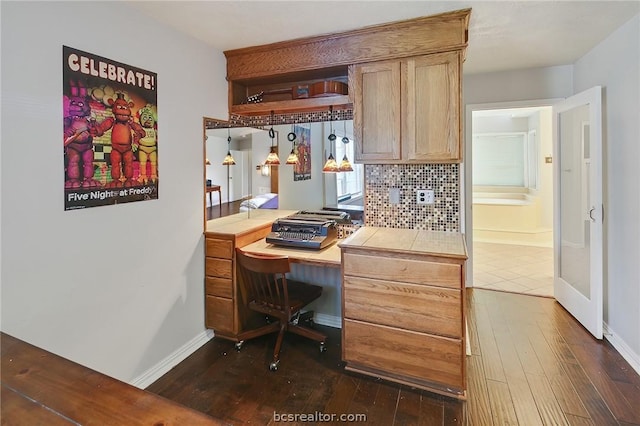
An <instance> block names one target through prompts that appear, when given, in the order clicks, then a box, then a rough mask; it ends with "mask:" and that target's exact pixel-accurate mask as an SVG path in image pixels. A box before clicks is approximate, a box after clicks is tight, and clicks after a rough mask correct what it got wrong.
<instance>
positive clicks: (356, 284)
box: [343, 275, 462, 338]
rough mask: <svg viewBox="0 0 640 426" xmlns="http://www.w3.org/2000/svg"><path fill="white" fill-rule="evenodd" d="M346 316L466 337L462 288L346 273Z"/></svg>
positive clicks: (344, 284)
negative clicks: (363, 276) (463, 327)
mask: <svg viewBox="0 0 640 426" xmlns="http://www.w3.org/2000/svg"><path fill="white" fill-rule="evenodd" d="M343 286H344V316H345V318H350V319H357V320H361V321H368V322H373V323H376V324H383V325H388V326H392V327H398V328H403V329H407V330H413V331H419V332H424V333H431V334H438V335H443V336H449V337H454V338H461V337H462V300H461V290H454V289H448V288H441V287H432V286H427V285H419V284H407V283H399V282H397V281H382V280H373V279H369V278H360V277H352V276H348V275H345V277H344V281H343Z"/></svg>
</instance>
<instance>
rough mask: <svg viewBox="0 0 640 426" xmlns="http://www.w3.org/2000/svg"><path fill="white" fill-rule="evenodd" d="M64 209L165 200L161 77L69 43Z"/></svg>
mask: <svg viewBox="0 0 640 426" xmlns="http://www.w3.org/2000/svg"><path fill="white" fill-rule="evenodd" d="M62 54H63V71H62V76H63V97H62V99H63V111H64V117H63V122H64V130H63V142H64V209H65V210H75V209H83V208H87V207H98V206H105V205H112V204H120V203H129V202H133V201H143V200H154V199H157V198H158V108H157V99H158V97H157V75H156V74H155V73H152V72H149V71H145V70H143V69H140V68H136V67H134V66H131V65H125V64H122V63H120V62H117V61H113V60H111V59H106V58H103V57H101V56H97V55H94V54H92V53H87V52H83V51H80V50H77V49H73V48H71V47H67V46H63V47H62Z"/></svg>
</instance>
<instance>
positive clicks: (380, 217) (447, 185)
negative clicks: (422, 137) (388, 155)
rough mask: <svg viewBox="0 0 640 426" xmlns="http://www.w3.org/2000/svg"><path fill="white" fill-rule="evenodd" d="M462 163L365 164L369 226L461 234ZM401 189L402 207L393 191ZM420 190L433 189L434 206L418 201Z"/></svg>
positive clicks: (366, 205) (367, 223) (366, 207)
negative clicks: (391, 200)
mask: <svg viewBox="0 0 640 426" xmlns="http://www.w3.org/2000/svg"><path fill="white" fill-rule="evenodd" d="M459 170H460V167H459V164H367V165H365V214H364V223H365V224H366V225H368V226H379V227H384V228H409V229H423V230H430V231H452V232H458V231H460V186H459V178H460V176H459V174H460V172H459ZM391 188H399V189H400V204H390V203H389V190H390V189H391ZM417 189H432V190H433V191H434V195H435V203H434V204H433V205H422V204H418V203H417V202H416V190H417Z"/></svg>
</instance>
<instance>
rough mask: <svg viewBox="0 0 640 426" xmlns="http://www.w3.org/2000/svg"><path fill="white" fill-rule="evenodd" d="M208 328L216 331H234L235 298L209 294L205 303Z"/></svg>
mask: <svg viewBox="0 0 640 426" xmlns="http://www.w3.org/2000/svg"><path fill="white" fill-rule="evenodd" d="M205 316H206V326H207V328H212V329H214V330H216V331H227V332H233V300H231V299H227V298H224V297H217V296H207V299H206V305H205Z"/></svg>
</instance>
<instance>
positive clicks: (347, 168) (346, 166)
mask: <svg viewBox="0 0 640 426" xmlns="http://www.w3.org/2000/svg"><path fill="white" fill-rule="evenodd" d="M339 169H340V171H341V172H352V171H353V167H351V163H350V162H349V159H348V158H347V154H345V155H344V157H342V161H341V162H340V167H339Z"/></svg>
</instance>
